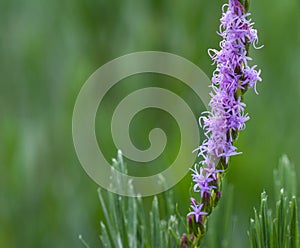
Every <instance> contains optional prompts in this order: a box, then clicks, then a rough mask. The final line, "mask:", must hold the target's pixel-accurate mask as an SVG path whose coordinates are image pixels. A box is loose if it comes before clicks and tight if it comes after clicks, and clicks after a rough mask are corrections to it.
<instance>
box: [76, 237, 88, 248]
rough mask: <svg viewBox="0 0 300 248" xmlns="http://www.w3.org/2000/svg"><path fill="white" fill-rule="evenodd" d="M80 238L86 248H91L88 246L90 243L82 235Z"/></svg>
mask: <svg viewBox="0 0 300 248" xmlns="http://www.w3.org/2000/svg"><path fill="white" fill-rule="evenodd" d="M78 238H79V240H80V241H81V243H82V244H83V245H84V247H85V248H90V246H89V245H88V243H87V242H86V241H85V240H84V239H83V238H82V236H81V235H79V236H78Z"/></svg>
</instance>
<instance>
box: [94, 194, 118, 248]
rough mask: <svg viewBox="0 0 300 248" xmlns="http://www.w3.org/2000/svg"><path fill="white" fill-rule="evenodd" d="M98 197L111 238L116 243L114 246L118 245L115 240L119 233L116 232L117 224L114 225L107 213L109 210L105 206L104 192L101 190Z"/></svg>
mask: <svg viewBox="0 0 300 248" xmlns="http://www.w3.org/2000/svg"><path fill="white" fill-rule="evenodd" d="M109 195H111V194H109ZM98 196H99V200H100V204H101V207H102V212H103V214H104V217H105V221H106V224H107V227H108V230H109V233H110V236H111V238H112V241H113V242H114V244H115V245H117V242H116V240H115V237H117V232H116V229H115V228H114V227H115V223H112V221H111V219H110V216H109V214H108V211H107V208H106V205H105V202H104V199H103V196H102V192H101V189H100V188H99V189H98ZM110 206H111V204H110ZM110 211H113V210H111V209H110ZM113 213H114V211H113Z"/></svg>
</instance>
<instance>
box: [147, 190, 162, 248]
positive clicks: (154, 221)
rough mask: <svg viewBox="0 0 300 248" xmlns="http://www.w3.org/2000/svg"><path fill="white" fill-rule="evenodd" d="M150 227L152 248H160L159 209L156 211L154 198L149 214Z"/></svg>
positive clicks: (156, 202) (155, 199) (156, 205)
mask: <svg viewBox="0 0 300 248" xmlns="http://www.w3.org/2000/svg"><path fill="white" fill-rule="evenodd" d="M150 223H151V224H150V225H151V234H152V242H151V243H152V247H160V242H161V240H160V239H161V234H160V228H159V224H160V218H159V209H158V200H157V197H156V196H154V198H153V201H152V211H151V213H150Z"/></svg>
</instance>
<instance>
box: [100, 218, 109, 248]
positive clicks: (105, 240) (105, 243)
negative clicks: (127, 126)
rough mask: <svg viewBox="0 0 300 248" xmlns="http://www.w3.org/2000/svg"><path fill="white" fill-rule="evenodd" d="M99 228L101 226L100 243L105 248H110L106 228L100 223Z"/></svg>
mask: <svg viewBox="0 0 300 248" xmlns="http://www.w3.org/2000/svg"><path fill="white" fill-rule="evenodd" d="M100 226H101V233H102V234H101V235H100V240H101V242H102V245H103V247H105V248H111V247H112V244H111V243H110V240H109V236H108V233H107V230H106V227H105V225H104V223H103V222H102V221H101V222H100Z"/></svg>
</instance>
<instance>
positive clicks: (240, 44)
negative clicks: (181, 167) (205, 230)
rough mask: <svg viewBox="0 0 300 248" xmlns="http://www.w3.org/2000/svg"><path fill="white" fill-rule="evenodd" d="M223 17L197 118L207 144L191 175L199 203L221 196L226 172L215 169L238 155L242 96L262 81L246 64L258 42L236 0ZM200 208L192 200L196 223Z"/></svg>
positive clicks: (242, 120) (242, 123)
mask: <svg viewBox="0 0 300 248" xmlns="http://www.w3.org/2000/svg"><path fill="white" fill-rule="evenodd" d="M222 11H223V14H222V18H221V20H220V21H221V25H220V31H219V33H218V34H219V35H220V36H221V37H222V38H223V40H222V41H221V42H220V47H221V50H220V51H218V50H214V49H209V55H210V57H211V58H212V59H213V61H214V62H213V64H216V65H217V68H216V70H215V71H214V73H213V77H212V85H211V88H212V92H211V101H210V103H209V107H210V109H211V111H210V112H206V113H204V114H205V116H202V117H200V120H199V121H200V126H201V128H203V129H204V130H205V136H206V138H207V139H206V140H205V141H204V142H203V143H202V145H201V146H200V147H199V148H197V149H196V150H197V151H198V155H199V157H202V160H201V162H200V163H199V164H196V165H195V167H194V169H191V171H192V173H193V174H192V179H193V182H194V188H193V189H194V191H195V192H201V199H203V198H205V197H206V198H208V197H210V196H211V194H212V192H215V193H216V194H217V195H218V194H221V192H220V191H219V189H218V187H217V185H218V175H219V174H220V173H222V172H223V170H224V169H225V168H223V167H221V168H220V167H218V163H219V160H220V159H222V160H223V161H224V162H225V163H226V164H228V159H229V158H230V157H231V156H233V155H236V154H238V152H237V148H236V147H235V146H234V145H233V141H234V139H235V137H233V136H234V134H236V133H237V132H238V131H239V130H243V129H244V128H245V122H246V121H247V120H249V116H248V114H247V113H245V111H244V108H245V106H246V105H245V103H243V102H242V94H243V93H244V92H245V91H246V90H247V89H248V88H254V90H255V92H256V83H257V81H261V78H260V71H257V70H256V66H252V67H250V66H249V65H248V61H250V60H251V58H250V57H249V56H248V46H249V44H252V45H253V46H254V47H255V48H257V47H256V44H257V42H258V37H257V31H256V30H255V29H254V28H253V22H252V21H251V19H250V18H249V16H250V14H249V13H246V11H245V8H244V6H243V5H242V4H241V3H240V2H239V0H229V3H228V4H225V5H224V6H223V8H222ZM202 208H203V204H199V205H197V204H196V202H195V201H194V200H192V205H191V209H192V210H193V211H192V212H191V213H189V215H194V216H195V220H196V222H199V220H200V219H201V216H202V215H205V214H206V213H205V212H203V211H202Z"/></svg>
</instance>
